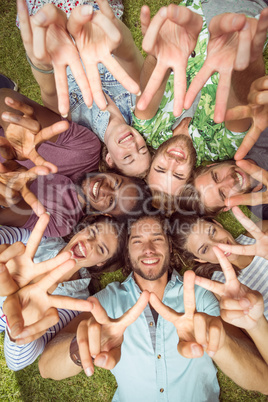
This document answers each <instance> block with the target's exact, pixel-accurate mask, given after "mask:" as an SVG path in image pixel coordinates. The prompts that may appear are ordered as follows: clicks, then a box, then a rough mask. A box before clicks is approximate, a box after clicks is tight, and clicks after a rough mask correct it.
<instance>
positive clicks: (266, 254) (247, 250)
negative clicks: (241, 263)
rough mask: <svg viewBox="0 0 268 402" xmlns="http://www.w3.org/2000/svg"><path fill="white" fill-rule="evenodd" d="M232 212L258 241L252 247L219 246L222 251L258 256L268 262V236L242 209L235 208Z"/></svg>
mask: <svg viewBox="0 0 268 402" xmlns="http://www.w3.org/2000/svg"><path fill="white" fill-rule="evenodd" d="M232 211H233V213H234V215H235V217H236V219H237V220H238V221H239V222H240V223H241V225H243V226H244V228H245V229H246V230H247V231H248V232H249V233H250V234H251V235H252V236H253V237H254V239H256V243H254V244H250V245H247V246H246V245H237V246H232V245H229V244H218V247H219V248H220V249H221V250H222V251H226V252H229V253H233V254H238V255H258V256H259V257H263V258H266V260H268V235H267V234H266V233H263V232H262V231H261V229H260V228H259V227H258V226H257V225H256V224H255V223H254V222H253V221H252V220H251V219H249V218H247V217H246V215H244V214H243V212H242V211H241V209H240V208H238V207H233V208H232Z"/></svg>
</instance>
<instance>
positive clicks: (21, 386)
mask: <svg viewBox="0 0 268 402" xmlns="http://www.w3.org/2000/svg"><path fill="white" fill-rule="evenodd" d="M169 3H170V1H169V0H161V1H159V0H155V1H152V0H150V1H144V0H125V1H124V6H125V12H124V22H125V23H126V24H127V25H128V26H129V28H130V29H131V32H132V34H133V37H134V39H135V41H136V43H137V44H138V46H140V47H141V41H142V36H141V32H140V21H139V13H140V8H141V6H142V5H143V4H148V5H149V6H150V8H151V13H152V15H154V14H155V13H156V11H157V10H158V9H159V8H160V6H162V5H168V4H169ZM174 3H175V4H179V3H180V1H179V0H175V1H174ZM0 16H1V28H0V54H1V58H0V73H3V74H5V75H7V76H8V77H10V78H11V79H13V80H14V81H16V82H17V83H18V85H19V90H20V92H21V93H23V94H24V95H26V96H28V97H30V98H31V99H33V100H35V101H37V102H39V103H41V97H40V90H39V87H38V85H37V84H36V83H35V80H34V79H33V76H32V73H31V69H30V66H29V64H28V62H27V61H26V58H25V51H24V47H23V45H22V41H21V38H20V32H19V30H18V29H17V28H16V26H15V20H16V1H15V0H1V1H0ZM266 58H267V60H268V53H266ZM266 64H267V65H268V63H266ZM219 220H220V221H221V222H222V223H223V224H224V226H225V227H226V228H227V229H228V230H230V231H231V233H232V234H233V235H234V236H237V235H238V234H240V233H241V232H242V231H243V229H242V228H241V226H239V225H238V224H237V223H236V222H234V219H233V218H232V215H231V214H230V213H226V214H222V215H221V217H220V219H219ZM112 280H122V275H121V273H120V272H117V273H115V274H107V275H105V277H104V278H103V280H102V286H105V285H106V284H107V283H108V282H110V281H112ZM3 340H4V335H3V334H1V335H0V400H1V401H10V402H11V401H16V402H26V401H27V402H28V401H33V402H43V401H47V402H50V401H64V402H68V401H74V400H76V401H77V402H80V401H92V402H95V401H96V402H97V401H103V402H106V401H107V402H108V401H111V400H112V397H113V394H114V392H115V389H116V381H115V379H114V377H113V375H112V374H110V373H109V372H107V371H105V370H102V369H97V370H96V373H95V374H94V376H93V378H87V377H86V376H85V374H84V373H81V374H79V375H78V376H76V377H75V378H71V379H66V380H63V381H60V382H57V381H53V380H48V379H43V378H41V376H40V375H39V371H38V366H37V362H35V363H34V364H32V365H31V366H30V367H27V368H25V369H24V370H21V371H19V372H12V371H10V370H9V369H8V368H7V366H6V362H5V358H4V351H3V349H4V347H3ZM219 382H220V386H221V396H220V399H221V401H224V402H227V401H228V402H235V401H243V402H249V401H256V402H264V401H267V400H268V399H267V397H266V396H264V395H261V394H259V393H256V392H247V391H245V390H243V389H241V388H240V387H238V386H237V385H235V384H234V383H233V382H232V381H231V380H230V379H228V378H227V377H226V376H225V375H224V374H222V373H221V372H219ZM171 402H173V401H171Z"/></svg>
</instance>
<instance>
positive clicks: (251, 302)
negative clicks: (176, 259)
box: [195, 247, 268, 393]
mask: <svg viewBox="0 0 268 402" xmlns="http://www.w3.org/2000/svg"><path fill="white" fill-rule="evenodd" d="M214 252H215V254H216V256H217V258H218V260H219V262H220V265H221V267H222V270H223V273H224V276H225V279H226V281H225V283H219V282H215V281H211V280H209V279H206V278H200V277H196V281H195V282H196V283H197V284H198V285H199V286H202V287H204V288H205V289H207V290H210V291H212V292H214V293H216V294H217V295H218V296H219V297H220V307H221V317H222V319H223V320H224V321H225V322H227V323H229V324H232V325H234V326H236V327H239V328H243V329H245V330H246V331H247V333H248V334H249V335H250V337H251V339H252V340H253V342H254V343H255V345H256V347H257V349H258V351H259V352H260V354H261V356H262V357H263V358H264V360H265V362H266V363H267V362H268V360H267V357H268V348H267V343H266V341H265V340H266V339H267V338H266V337H267V330H268V324H267V320H266V318H265V317H264V302H263V297H262V295H261V294H260V293H259V292H257V291H254V290H251V289H250V288H248V287H247V286H245V285H242V284H241V283H240V282H239V280H238V278H237V276H236V274H235V271H234V269H233V267H232V265H231V264H230V262H229V261H228V259H227V258H226V257H225V255H224V254H223V252H222V251H221V250H220V249H218V248H217V247H214ZM245 346H246V345H245ZM248 347H249V348H250V350H253V351H254V349H252V345H250V344H249V345H248ZM267 368H268V366H266V370H265V374H266V376H267ZM261 392H264V391H261ZM264 393H267V390H266V392H264Z"/></svg>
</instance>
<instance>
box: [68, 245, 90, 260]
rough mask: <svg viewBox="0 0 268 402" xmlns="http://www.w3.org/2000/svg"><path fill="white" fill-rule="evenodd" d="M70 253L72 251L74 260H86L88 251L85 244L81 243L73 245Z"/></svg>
mask: <svg viewBox="0 0 268 402" xmlns="http://www.w3.org/2000/svg"><path fill="white" fill-rule="evenodd" d="M70 251H72V253H73V257H74V258H86V256H87V250H86V247H85V244H84V242H82V241H79V242H78V243H76V244H75V245H73V247H72V248H71V250H70Z"/></svg>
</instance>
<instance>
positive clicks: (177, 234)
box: [170, 212, 240, 279]
mask: <svg viewBox="0 0 268 402" xmlns="http://www.w3.org/2000/svg"><path fill="white" fill-rule="evenodd" d="M200 219H201V220H202V219H203V218H200V217H199V216H197V215H183V214H180V213H178V212H175V213H174V214H172V216H171V218H170V235H171V242H172V247H173V252H175V253H178V254H179V255H180V258H181V261H182V264H183V265H184V266H185V267H187V269H192V270H193V271H195V273H196V275H199V276H203V277H204V278H209V279H211V277H212V275H213V272H216V271H222V268H221V266H220V264H215V263H211V262H206V263H200V262H198V261H195V259H196V256H195V255H194V254H193V253H192V252H190V251H188V250H187V242H188V238H189V236H190V234H191V233H192V231H193V227H194V226H195V225H196V224H197V223H198V221H199V220H200ZM205 220H206V221H208V222H212V220H211V219H209V218H206V219H205ZM233 268H234V270H235V273H236V275H237V276H238V275H239V272H240V271H239V269H238V268H237V267H236V266H233Z"/></svg>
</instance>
